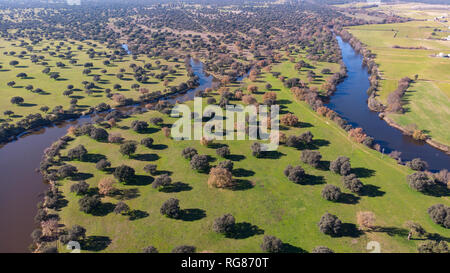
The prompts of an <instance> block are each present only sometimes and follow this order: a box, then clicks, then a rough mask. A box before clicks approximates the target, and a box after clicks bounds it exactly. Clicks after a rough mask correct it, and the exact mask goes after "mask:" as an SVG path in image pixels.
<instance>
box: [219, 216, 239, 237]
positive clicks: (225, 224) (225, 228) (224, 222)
mask: <svg viewBox="0 0 450 273" xmlns="http://www.w3.org/2000/svg"><path fill="white" fill-rule="evenodd" d="M235 224H236V220H235V219H234V217H233V215H231V214H225V215H223V216H221V217H219V218H216V219H215V220H214V224H213V230H214V231H215V232H217V233H222V234H226V233H230V232H232V231H233V228H234V225H235Z"/></svg>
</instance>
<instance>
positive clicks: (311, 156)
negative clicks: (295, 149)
mask: <svg viewBox="0 0 450 273" xmlns="http://www.w3.org/2000/svg"><path fill="white" fill-rule="evenodd" d="M321 159H322V155H321V154H320V152H318V151H311V150H304V151H302V155H301V157H300V160H301V161H302V162H303V163H307V164H309V165H311V166H313V167H314V168H317V167H318V166H319V163H320V160H321Z"/></svg>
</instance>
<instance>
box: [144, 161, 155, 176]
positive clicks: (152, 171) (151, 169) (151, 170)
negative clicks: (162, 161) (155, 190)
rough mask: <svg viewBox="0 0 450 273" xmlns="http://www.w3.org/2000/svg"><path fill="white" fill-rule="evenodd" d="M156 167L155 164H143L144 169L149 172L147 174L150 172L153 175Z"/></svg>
mask: <svg viewBox="0 0 450 273" xmlns="http://www.w3.org/2000/svg"><path fill="white" fill-rule="evenodd" d="M156 168H157V166H156V165H154V164H148V165H145V166H144V171H145V172H147V173H149V174H151V175H154V174H155V173H156Z"/></svg>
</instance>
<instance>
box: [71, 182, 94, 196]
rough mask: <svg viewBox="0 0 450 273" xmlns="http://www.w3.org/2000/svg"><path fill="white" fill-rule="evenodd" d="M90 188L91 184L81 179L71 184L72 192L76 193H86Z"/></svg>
mask: <svg viewBox="0 0 450 273" xmlns="http://www.w3.org/2000/svg"><path fill="white" fill-rule="evenodd" d="M88 190H89V184H88V183H86V181H80V182H78V183H75V184H72V185H71V186H70V192H74V193H75V194H76V195H84V194H86V193H87V192H88Z"/></svg>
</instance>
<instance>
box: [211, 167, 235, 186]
mask: <svg viewBox="0 0 450 273" xmlns="http://www.w3.org/2000/svg"><path fill="white" fill-rule="evenodd" d="M208 185H209V186H210V187H215V188H228V187H232V186H233V185H234V182H233V175H232V174H231V172H230V171H229V170H227V169H223V168H219V167H216V168H212V169H211V171H210V172H209V178H208Z"/></svg>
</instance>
